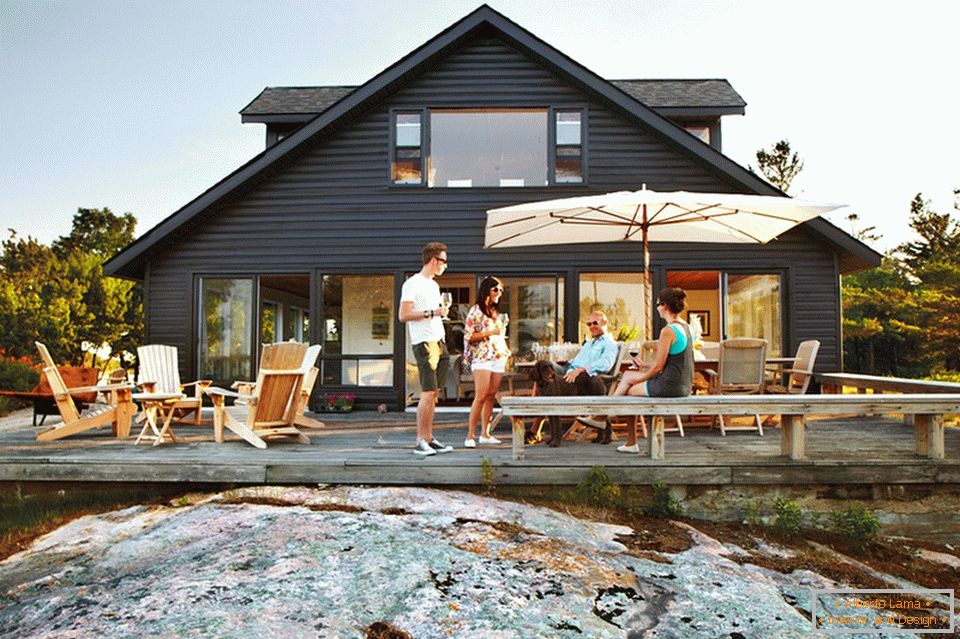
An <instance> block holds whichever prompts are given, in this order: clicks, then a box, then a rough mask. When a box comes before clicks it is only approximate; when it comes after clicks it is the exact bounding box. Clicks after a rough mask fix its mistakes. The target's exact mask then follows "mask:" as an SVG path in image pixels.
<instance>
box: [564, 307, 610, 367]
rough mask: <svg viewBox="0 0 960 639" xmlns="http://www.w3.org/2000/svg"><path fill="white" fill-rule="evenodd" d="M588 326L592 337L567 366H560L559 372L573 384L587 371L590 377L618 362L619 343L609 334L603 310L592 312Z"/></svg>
mask: <svg viewBox="0 0 960 639" xmlns="http://www.w3.org/2000/svg"><path fill="white" fill-rule="evenodd" d="M587 328H588V329H589V330H590V336H591V338H590V339H588V340H587V341H586V342H585V343H584V344H583V348H581V349H580V352H579V353H577V356H576V357H574V358H573V359H572V360H570V363H569V364H567V367H566V368H565V369H564V368H559V367H556V368H557V369H558V370H557V372H558V373H560V374H561V375H563V378H564V379H565V380H567V381H568V382H570V383H571V384H572V383H573V382H575V381H576V380H577V378H578V377H579V376H580V375H582V374H584V373H586V374H587V375H589V376H590V377H593V376H594V375H600V374H601V373H606V372H607V371H609V370H610V369H611V368H613V365H614V364H616V363H617V355H618V354H619V350H618V349H617V343H616V342H615V341H614V340H613V338H612V337H610V336H609V335H607V316H606V315H605V314H604V313H603V311H594V312H592V313H590V317H589V319H588V320H587Z"/></svg>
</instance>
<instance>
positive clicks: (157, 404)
mask: <svg viewBox="0 0 960 639" xmlns="http://www.w3.org/2000/svg"><path fill="white" fill-rule="evenodd" d="M183 397H184V396H183V394H182V393H134V394H133V399H134V400H135V401H137V402H140V404H142V405H143V416H144V420H143V421H144V424H143V429H142V430H141V431H140V435H138V436H137V441H135V442H133V444H134V446H136V445H137V444H139V443H140V440H141V439H146V440H152V441H153V445H154V446H159V445H160V444H161V443H162V442H163V441H164V440H165V439H169V440H170V442H172V443H174V444H175V443H177V437H176V435H174V434H173V429H172V428H170V422H172V421H173V414H174V412H175V411H174V410H173V406H172V405H171V406H169V407H166V405H167V404H174V403H176V402H177V400H181V399H183ZM165 407H166V410H164V408H165ZM157 416H159V417H160V418H161V419H163V426H162V427H160V428H157ZM147 430H150V431H152V434H148V433H147Z"/></svg>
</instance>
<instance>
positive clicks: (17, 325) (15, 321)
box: [0, 208, 143, 365]
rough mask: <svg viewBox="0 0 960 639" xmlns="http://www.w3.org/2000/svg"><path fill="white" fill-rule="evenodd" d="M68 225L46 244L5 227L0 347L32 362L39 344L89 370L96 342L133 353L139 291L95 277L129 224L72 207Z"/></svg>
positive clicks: (128, 236)
mask: <svg viewBox="0 0 960 639" xmlns="http://www.w3.org/2000/svg"><path fill="white" fill-rule="evenodd" d="M73 222H74V224H73V228H72V229H71V232H70V234H69V235H67V236H64V237H61V238H59V239H58V240H56V241H55V242H54V243H53V245H52V246H51V247H47V246H45V245H43V244H41V243H40V242H38V241H37V240H35V239H34V238H32V237H27V238H25V239H24V238H20V237H19V236H18V235H17V233H16V232H15V231H13V230H11V232H10V237H9V238H8V239H7V240H6V241H4V242H3V244H2V245H0V249H2V251H0V349H3V350H4V351H5V352H6V353H7V354H8V355H10V356H13V357H23V356H28V357H31V358H35V357H36V348H35V346H34V344H33V343H34V341H40V342H43V343H44V344H46V345H47V346H48V347H49V349H50V352H51V354H52V355H53V357H54V359H56V360H57V361H58V362H63V363H70V364H78V365H79V364H84V363H90V364H93V365H96V351H98V350H99V349H100V348H101V347H102V346H103V345H105V344H108V345H110V347H111V351H112V352H118V351H119V352H122V351H123V350H128V351H130V352H134V351H135V347H136V345H138V344H139V343H140V342H141V340H142V335H143V304H142V295H141V292H140V286H139V285H137V284H134V283H133V282H129V281H125V280H118V279H113V278H106V277H104V275H103V263H104V262H105V261H106V259H108V258H109V257H110V256H112V255H114V254H116V252H117V251H119V250H120V249H121V248H122V247H123V246H124V245H126V244H128V243H130V242H131V241H132V240H133V232H134V228H135V225H136V219H135V218H134V216H133V215H132V214H130V213H126V214H124V215H122V216H116V215H114V214H113V213H111V212H110V210H109V209H106V208H105V209H79V210H78V212H77V215H76V216H74V220H73ZM108 359H109V358H108ZM86 360H89V361H86Z"/></svg>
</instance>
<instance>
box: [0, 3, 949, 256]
mask: <svg viewBox="0 0 960 639" xmlns="http://www.w3.org/2000/svg"><path fill="white" fill-rule="evenodd" d="M479 4H480V3H479V2H476V1H474V2H461V1H454V0H449V1H441V0H432V1H431V2H421V1H420V0H410V1H408V2H393V1H379V0H350V1H342V0H325V1H315V2H299V1H292V0H270V1H269V2H268V1H251V0H231V1H221V0H207V1H203V2H184V1H179V0H178V1H160V2H133V1H122V2H114V1H110V2H105V1H93V0H91V1H85V0H74V1H71V2H55V1H49V0H48V1H44V2H25V1H22V0H0V86H2V87H3V88H4V95H3V97H2V98H0V220H2V222H0V229H6V228H13V229H15V230H16V231H17V232H18V233H19V234H20V235H21V236H26V235H32V236H33V237H36V238H37V239H39V240H41V241H44V242H49V241H51V240H53V239H55V238H56V237H58V236H60V235H63V234H66V233H68V232H69V230H70V224H71V220H72V217H73V215H74V214H75V213H76V210H77V209H78V208H80V207H83V208H99V207H109V208H110V209H111V210H112V211H114V212H115V213H124V212H128V211H129V212H132V213H133V214H134V215H136V217H137V218H138V220H139V224H138V228H137V234H138V235H140V234H143V233H145V232H146V231H148V230H149V229H150V228H152V227H153V226H154V225H156V224H157V223H159V222H160V221H161V220H163V219H164V218H165V217H167V216H168V215H170V214H171V213H173V212H175V211H176V210H177V209H179V208H180V207H181V206H183V205H184V204H186V203H187V202H189V201H190V200H192V199H194V198H195V197H196V196H197V195H199V194H200V193H202V192H203V191H205V190H206V189H208V188H210V187H211V186H213V185H214V184H215V183H216V182H218V181H219V180H220V179H221V178H223V177H224V176H226V175H227V174H229V173H230V172H232V171H233V170H234V169H236V168H237V167H238V166H240V165H242V164H244V163H245V162H246V161H247V160H249V159H250V158H251V157H252V156H254V155H256V154H257V153H259V152H260V151H262V150H263V147H264V127H263V125H251V124H248V125H242V124H241V123H240V116H239V115H238V111H239V110H240V109H241V108H243V107H244V106H245V105H246V104H247V103H249V102H250V101H251V100H252V99H253V98H254V97H256V96H257V94H258V93H259V92H260V91H261V90H262V89H263V88H264V87H266V86H312V85H338V84H348V85H354V84H362V83H363V82H365V81H366V80H368V79H370V78H371V77H373V76H374V75H376V74H377V73H379V72H380V71H382V70H383V69H384V68H386V67H387V66H389V65H391V64H392V63H394V62H395V61H397V60H398V59H399V58H401V57H402V56H404V55H405V54H407V53H408V52H410V51H411V50H413V49H415V48H417V47H418V46H420V45H421V44H423V43H424V42H426V41H427V40H429V39H430V38H432V37H433V36H434V35H436V34H437V33H438V32H440V31H441V30H443V29H445V28H446V27H448V26H449V25H451V24H452V23H454V22H456V21H457V20H458V19H460V18H461V17H463V16H464V15H466V14H468V13H469V12H470V11H472V10H473V9H475V8H476V7H477V6H479ZM489 4H490V5H491V6H492V7H493V8H494V9H496V10H497V11H500V12H501V13H503V14H504V15H506V16H507V17H508V18H510V19H511V20H513V21H514V22H516V23H518V24H519V25H521V26H522V27H524V28H526V29H527V30H529V31H531V32H532V33H533V34H534V35H536V36H537V37H539V38H541V39H542V40H544V41H546V42H547V43H548V44H550V45H552V46H554V47H556V48H557V49H559V50H560V51H562V52H563V53H565V54H567V55H568V56H570V57H572V58H573V59H575V60H577V61H578V62H580V63H581V64H583V65H584V66H585V67H587V68H588V69H590V70H592V71H593V72H595V73H597V74H598V75H600V76H602V77H605V78H609V79H623V78H726V79H728V80H729V81H730V83H731V84H732V85H733V87H734V88H735V89H736V90H737V91H738V92H739V93H740V95H741V96H743V98H744V99H745V101H746V102H747V108H746V115H744V116H725V117H724V118H723V120H722V127H723V151H724V153H725V154H726V155H727V156H729V157H730V158H732V159H733V160H734V161H736V162H738V163H739V164H741V165H743V166H747V165H751V164H752V165H754V166H756V158H755V154H756V151H757V149H759V148H769V147H770V146H771V145H772V144H773V143H775V142H776V141H777V140H780V139H787V140H788V141H789V142H790V144H791V146H792V148H793V149H794V150H795V151H797V152H798V153H799V154H800V156H801V158H802V159H803V160H804V163H805V168H804V170H803V172H802V173H801V174H800V175H799V177H797V179H796V180H795V181H794V184H793V186H792V188H791V189H790V193H791V195H793V196H795V197H800V198H804V199H809V200H817V201H823V202H835V203H843V204H847V205H849V208H848V209H843V210H841V211H840V212H838V213H836V214H832V215H831V216H830V219H831V221H833V222H834V223H835V224H837V225H838V226H840V227H841V228H843V229H844V230H847V231H850V230H851V229H852V228H854V227H852V226H851V222H849V221H848V220H847V219H846V216H847V215H848V214H850V213H856V214H857V215H858V216H859V218H860V220H859V221H858V222H857V223H856V227H855V229H860V228H863V227H866V226H876V227H877V230H878V231H879V232H880V233H881V234H882V235H883V237H882V239H881V240H880V241H878V242H877V243H876V244H875V245H874V247H875V248H877V249H878V250H886V249H888V248H891V247H894V246H896V245H897V244H899V243H901V242H903V241H906V240H908V239H910V237H911V231H910V229H909V227H908V225H907V219H908V212H909V203H910V200H911V199H913V197H914V195H915V194H916V193H918V192H922V193H923V196H924V197H925V198H928V199H930V200H932V203H933V206H934V208H935V209H936V210H939V211H941V212H946V211H948V210H951V209H952V206H953V203H954V196H953V189H954V188H960V153H958V151H960V123H958V122H957V119H958V115H960V81H958V80H957V63H958V61H960V55H958V49H957V40H956V28H957V25H958V24H960V2H942V1H938V0H931V1H926V0H914V1H912V2H898V3H878V2H856V1H852V0H849V1H848V0H843V1H837V0H832V1H830V2H822V1H819V0H806V1H803V2H797V1H795V2H779V1H777V0H764V1H757V2H754V1H750V2H746V1H745V2H737V1H734V0H723V1H717V2H714V1H708V0H700V1H691V2H686V1H672V2H667V1H663V0H660V1H656V2H653V1H647V2H627V1H620V2H593V1H589V0H577V1H574V2H568V1H567V0H549V1H546V2H541V1H538V0H519V1H513V0H491V1H490V2H489ZM638 181H639V176H638ZM637 187H638V188H639V187H640V184H638V185H637ZM4 233H5V231H4ZM4 237H5V235H4Z"/></svg>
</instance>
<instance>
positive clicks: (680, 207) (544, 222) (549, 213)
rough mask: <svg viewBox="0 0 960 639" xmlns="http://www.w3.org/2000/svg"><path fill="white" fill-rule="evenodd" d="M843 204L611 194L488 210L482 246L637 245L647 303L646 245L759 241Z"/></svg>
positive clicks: (676, 193) (704, 195) (650, 321)
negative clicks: (630, 243)
mask: <svg viewBox="0 0 960 639" xmlns="http://www.w3.org/2000/svg"><path fill="white" fill-rule="evenodd" d="M842 206H845V205H842V204H818V203H814V202H804V201H801V200H794V199H791V198H788V197H777V196H768V195H742V194H738V193H693V192H688V191H673V192H658V191H651V190H647V189H646V188H643V189H641V190H639V191H617V192H615V193H606V194H602V195H586V196H580V197H571V198H563V199H559V200H546V201H543V202H530V203H528V204H517V205H515V206H507V207H503V208H498V209H491V210H489V211H487V227H486V233H485V236H484V248H508V247H515V246H534V245H541V244H580V243H584V242H590V243H592V242H642V243H643V271H644V295H645V297H646V299H647V300H648V302H647V303H648V305H649V304H650V303H651V302H652V300H651V289H652V280H651V275H650V244H649V243H650V242H711V243H738V244H763V243H766V242H768V241H770V240H772V239H774V238H775V237H777V236H778V235H780V234H782V233H784V232H785V231H788V230H789V229H791V228H793V227H794V226H796V225H797V224H800V223H801V222H805V221H807V220H810V219H812V218H815V217H817V216H818V215H821V214H823V213H826V212H827V211H832V210H834V209H837V208H840V207H842ZM652 332H653V314H652V309H648V313H647V318H646V333H647V337H648V338H649V336H650V335H651V333H652Z"/></svg>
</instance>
